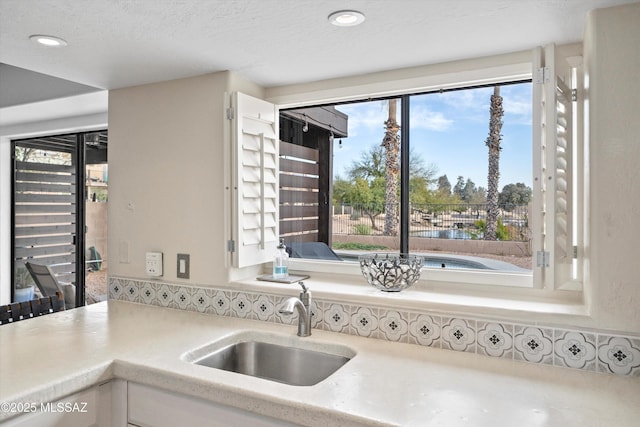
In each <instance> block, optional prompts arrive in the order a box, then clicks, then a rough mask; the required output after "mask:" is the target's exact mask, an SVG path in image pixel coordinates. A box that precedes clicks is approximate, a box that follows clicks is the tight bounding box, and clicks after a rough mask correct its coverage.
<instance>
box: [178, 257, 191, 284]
mask: <svg viewBox="0 0 640 427" xmlns="http://www.w3.org/2000/svg"><path fill="white" fill-rule="evenodd" d="M189 258H190V257H189V254H178V265H177V266H176V272H177V274H176V275H177V276H178V278H179V279H188V278H189Z"/></svg>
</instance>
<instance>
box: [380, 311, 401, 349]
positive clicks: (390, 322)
mask: <svg viewBox="0 0 640 427" xmlns="http://www.w3.org/2000/svg"><path fill="white" fill-rule="evenodd" d="M407 319H408V314H407V313H405V312H399V311H387V310H383V309H380V313H379V320H378V324H379V326H378V328H379V330H380V334H379V336H380V338H382V339H386V340H389V341H398V342H408V341H409V338H408V337H409V323H408V321H407Z"/></svg>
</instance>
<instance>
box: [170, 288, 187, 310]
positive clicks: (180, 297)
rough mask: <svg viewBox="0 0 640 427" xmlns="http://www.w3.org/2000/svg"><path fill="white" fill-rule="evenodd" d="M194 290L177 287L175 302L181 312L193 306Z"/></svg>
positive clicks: (174, 296)
mask: <svg viewBox="0 0 640 427" xmlns="http://www.w3.org/2000/svg"><path fill="white" fill-rule="evenodd" d="M191 292H192V289H191V288H189V287H187V286H176V289H175V291H174V293H173V301H174V303H175V305H176V306H177V307H178V308H179V309H180V310H187V309H188V308H189V307H190V306H191Z"/></svg>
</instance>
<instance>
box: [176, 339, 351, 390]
mask: <svg viewBox="0 0 640 427" xmlns="http://www.w3.org/2000/svg"><path fill="white" fill-rule="evenodd" d="M334 347H335V346H334ZM337 349H338V351H337V353H342V354H331V353H326V352H324V351H317V350H312V349H308V348H300V347H298V346H295V347H294V346H291V345H286V344H285V345H283V344H278V343H273V342H263V341H259V340H246V341H244V340H243V341H241V342H235V343H232V344H228V345H225V346H223V347H219V348H217V349H215V350H213V351H212V352H209V353H208V354H206V355H204V356H200V357H198V356H195V357H191V358H189V357H188V358H187V359H192V360H188V361H191V363H194V364H196V365H200V366H207V367H210V368H216V369H223V370H225V371H231V372H237V373H239V374H244V375H251V376H254V377H258V378H264V379H267V380H271V381H276V382H280V383H285V384H289V385H296V386H311V385H314V384H317V383H319V382H320V381H322V380H324V379H325V378H327V377H329V376H330V375H331V374H333V373H334V372H335V371H337V370H338V369H339V368H340V367H341V366H343V365H344V364H345V363H347V362H348V361H349V360H350V359H351V357H353V356H354V355H355V354H354V353H353V352H350V350H349V349H346V348H344V347H337ZM340 350H342V351H340ZM198 353H200V354H202V351H199V352H198Z"/></svg>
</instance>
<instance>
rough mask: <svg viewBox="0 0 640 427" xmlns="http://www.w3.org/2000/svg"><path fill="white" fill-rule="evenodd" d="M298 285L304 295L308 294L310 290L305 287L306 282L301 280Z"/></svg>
mask: <svg viewBox="0 0 640 427" xmlns="http://www.w3.org/2000/svg"><path fill="white" fill-rule="evenodd" d="M298 285H300V286H302V293H304V294H306V293H307V291H308V290H309V288H307V287H306V286H305V285H304V282H303V281H302V280H301V281H299V282H298Z"/></svg>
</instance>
